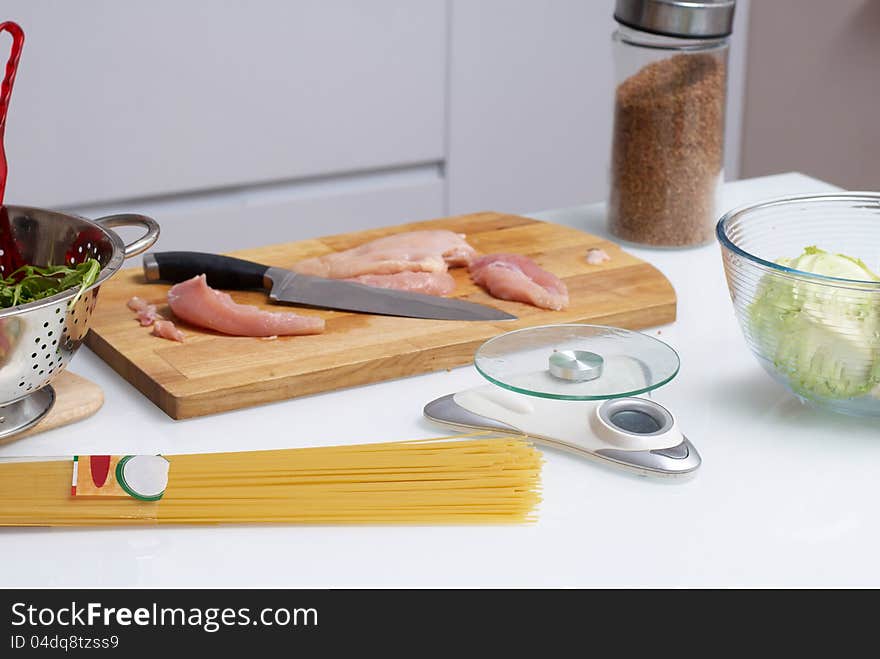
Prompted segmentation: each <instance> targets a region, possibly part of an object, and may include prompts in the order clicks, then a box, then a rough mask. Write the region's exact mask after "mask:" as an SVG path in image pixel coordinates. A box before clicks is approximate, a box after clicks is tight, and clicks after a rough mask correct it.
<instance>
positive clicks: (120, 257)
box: [0, 206, 159, 437]
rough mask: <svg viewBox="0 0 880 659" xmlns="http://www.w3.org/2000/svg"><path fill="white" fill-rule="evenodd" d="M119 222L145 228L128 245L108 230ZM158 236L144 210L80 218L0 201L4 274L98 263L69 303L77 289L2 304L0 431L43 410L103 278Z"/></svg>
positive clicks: (22, 424) (27, 422) (24, 423)
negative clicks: (94, 275)
mask: <svg viewBox="0 0 880 659" xmlns="http://www.w3.org/2000/svg"><path fill="white" fill-rule="evenodd" d="M119 226H136V227H143V228H144V229H145V230H146V234H145V235H144V236H143V237H141V238H139V239H138V240H136V241H134V242H132V243H130V244H128V245H126V244H124V243H123V242H122V239H121V238H120V237H119V236H118V235H116V233H115V232H113V231H111V230H110V229H111V228H112V227H119ZM158 237H159V225H158V224H157V223H156V222H155V221H154V220H152V219H150V218H149V217H145V216H143V215H132V214H123V215H112V216H109V217H104V218H100V219H98V220H86V219H85V218H82V217H78V216H76V215H70V214H67V213H60V212H55V211H49V210H44V209H40V208H28V207H24V206H0V273H3V276H6V274H8V273H10V272H12V271H14V270H15V269H17V268H18V267H20V266H21V265H24V264H30V265H36V266H48V265H60V264H62V263H66V264H68V265H75V264H77V263H81V262H82V261H84V260H85V259H87V258H89V257H93V258H95V259H97V260H98V262H99V263H100V264H101V272H100V274H99V276H98V279H97V281H96V282H95V283H94V284H92V286H90V287H89V288H88V289H86V290H85V291H84V292H83V294H82V296H81V297H80V298H79V299H78V300H77V301H76V303H74V304H72V305H71V300H72V299H73V298H74V297H75V296H76V293H77V289H75V288H74V289H69V290H67V291H63V292H61V293H59V294H58V295H53V296H52V297H47V298H44V299H42V300H38V301H36V302H31V303H29V304H23V305H20V306H17V307H12V308H9V309H0V437H5V436H7V435H10V434H13V433H16V432H20V431H22V430H25V429H26V428H28V427H30V426H32V425H33V424H35V423H36V422H37V421H39V420H40V419H41V418H42V417H43V416H44V415H45V414H46V413H47V412H48V411H49V409H50V408H51V406H52V403H53V402H54V399H55V396H54V392H53V391H52V388H51V386H49V385H50V383H51V382H52V380H54V379H55V378H56V377H58V375H59V374H60V373H61V372H62V371H63V370H64V369H65V368H66V367H67V364H68V363H69V362H70V359H71V358H72V357H73V355H74V353H75V352H76V350H77V348H79V346H80V343H82V340H83V339H84V338H85V335H86V333H87V332H88V330H89V321H90V319H91V316H92V312H93V311H94V309H95V302H96V301H97V297H98V290H99V288H100V286H101V284H102V283H103V282H104V281H106V280H107V279H109V278H110V277H112V276H113V275H114V274H116V272H117V271H118V270H119V268H120V267H121V266H122V263H123V261H124V260H125V259H126V258H129V257H131V256H135V255H136V254H140V253H141V252H143V251H145V250H146V249H148V248H149V247H150V246H151V245H153V243H155V242H156V239H157V238H158Z"/></svg>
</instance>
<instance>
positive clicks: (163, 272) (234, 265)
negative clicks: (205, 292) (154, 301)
mask: <svg viewBox="0 0 880 659" xmlns="http://www.w3.org/2000/svg"><path fill="white" fill-rule="evenodd" d="M268 269H269V266H266V265H261V264H259V263H254V262H252V261H245V260H244V259H236V258H233V257H231V256H221V255H219V254H205V253H203V252H152V253H150V254H147V255H146V256H145V257H144V277H146V279H147V281H171V282H180V281H185V280H187V279H191V278H192V277H195V276H196V275H201V274H204V275H205V276H206V278H207V280H208V286H211V287H213V288H227V289H231V290H244V289H248V288H265V287H266V285H265V283H264V280H263V276H264V275H265V274H266V270H268Z"/></svg>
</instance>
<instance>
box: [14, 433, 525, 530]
mask: <svg viewBox="0 0 880 659" xmlns="http://www.w3.org/2000/svg"><path fill="white" fill-rule="evenodd" d="M164 457H165V459H166V460H167V461H168V463H169V464H168V468H167V488H166V489H165V491H164V493H163V494H162V496H161V498H160V499H158V500H154V501H146V500H138V499H136V498H132V497H124V496H123V497H117V498H112V497H100V496H95V497H89V496H74V495H72V494H71V470H72V464H73V461H72V459H71V458H68V459H65V460H48V459H43V460H40V459H34V460H40V461H9V462H0V526H105V525H127V524H156V523H158V524H250V523H255V524H395V523H425V524H430V523H440V524H462V523H471V524H483V523H517V522H526V521H531V520H532V519H533V511H534V508H535V506H536V505H537V504H538V502H539V501H540V496H539V493H538V490H539V479H540V471H541V454H540V452H539V451H537V450H536V449H535V448H534V447H533V446H532V445H531V444H530V443H528V442H527V441H525V440H524V439H522V438H519V437H500V438H472V439H443V440H422V441H412V442H387V443H379V444H360V445H353V446H331V447H318V448H298V449H284V450H272V451H246V452H236V453H204V454H194V455H172V456H164ZM123 461H124V459H123ZM74 491H75V489H74Z"/></svg>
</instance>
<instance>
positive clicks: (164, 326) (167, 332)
mask: <svg viewBox="0 0 880 659" xmlns="http://www.w3.org/2000/svg"><path fill="white" fill-rule="evenodd" d="M152 335H153V336H161V337H162V338H163V339H170V340H172V341H179V342H180V343H183V338H184V337H183V332H181V331H180V330H179V329H177V326H176V325H175V324H174V323H172V322H171V321H170V320H163V319H161V318H159V319H156V321H155V322H154V323H153V331H152Z"/></svg>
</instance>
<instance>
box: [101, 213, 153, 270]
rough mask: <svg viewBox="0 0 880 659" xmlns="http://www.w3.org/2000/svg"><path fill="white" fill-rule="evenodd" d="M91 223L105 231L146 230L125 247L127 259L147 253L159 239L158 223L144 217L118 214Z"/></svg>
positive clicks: (132, 214)
mask: <svg viewBox="0 0 880 659" xmlns="http://www.w3.org/2000/svg"><path fill="white" fill-rule="evenodd" d="M93 222H96V223H97V224H100V225H101V226H102V227H104V228H105V229H112V228H113V227H143V228H144V229H146V230H147V233H146V234H144V235H143V236H141V237H140V238H138V239H137V240H135V241H133V242H130V243H128V244H127V245H126V246H125V258H127V259H128V258H131V257H132V256H137V255H138V254H140V253H141V252H145V251H147V250H148V249H150V247H152V246H153V244H154V243H155V242H156V241H157V240H158V239H159V223H158V222H156V220H154V219H153V218H151V217H147V216H146V215H136V214H135V213H120V214H119V215H108V216H107V217H99V218H98V219H97V220H93Z"/></svg>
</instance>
